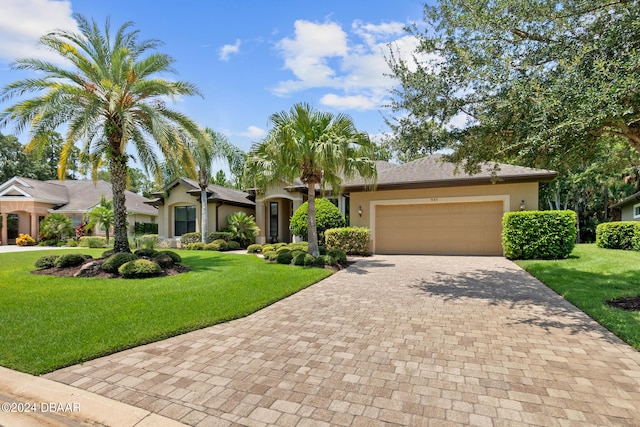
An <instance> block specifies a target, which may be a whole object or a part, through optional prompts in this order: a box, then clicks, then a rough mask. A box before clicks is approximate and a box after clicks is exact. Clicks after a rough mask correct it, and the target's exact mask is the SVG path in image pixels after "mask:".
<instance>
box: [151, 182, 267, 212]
mask: <svg viewBox="0 0 640 427" xmlns="http://www.w3.org/2000/svg"><path fill="white" fill-rule="evenodd" d="M180 183H182V185H184V186H185V187H186V188H187V193H189V194H192V195H194V196H199V195H200V186H199V185H198V181H195V180H193V179H189V178H178V179H176V180H175V181H173V182H172V183H171V184H169V185H168V186H167V188H169V189H171V188H173V187H175V186H176V185H178V184H180ZM153 194H154V195H155V196H159V197H160V198H161V197H162V195H163V193H162V192H156V193H153ZM207 194H208V197H207V200H211V201H219V202H224V203H231V204H236V205H242V206H255V205H256V203H255V202H254V201H253V200H251V199H250V198H249V197H251V195H250V194H249V193H245V192H244V191H240V190H234V189H233V188H227V187H222V186H220V185H215V184H209V186H208V187H207Z"/></svg>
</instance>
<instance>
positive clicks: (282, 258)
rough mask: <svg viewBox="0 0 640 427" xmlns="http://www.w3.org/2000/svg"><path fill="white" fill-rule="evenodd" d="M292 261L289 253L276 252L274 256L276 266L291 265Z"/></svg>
mask: <svg viewBox="0 0 640 427" xmlns="http://www.w3.org/2000/svg"><path fill="white" fill-rule="evenodd" d="M292 259H293V255H291V251H282V252H278V253H277V256H276V261H277V262H278V264H291V260H292Z"/></svg>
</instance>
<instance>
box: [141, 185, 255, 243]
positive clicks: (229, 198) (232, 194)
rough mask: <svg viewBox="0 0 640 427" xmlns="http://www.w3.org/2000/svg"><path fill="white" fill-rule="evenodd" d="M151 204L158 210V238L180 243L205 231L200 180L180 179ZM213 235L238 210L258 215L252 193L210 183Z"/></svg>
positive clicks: (209, 200)
mask: <svg viewBox="0 0 640 427" xmlns="http://www.w3.org/2000/svg"><path fill="white" fill-rule="evenodd" d="M153 196H155V197H156V198H155V199H153V200H150V201H148V202H147V203H148V204H150V205H153V206H156V207H157V208H158V235H159V237H160V238H161V239H169V240H179V237H180V236H181V235H183V234H184V233H190V232H195V231H200V230H201V224H200V222H201V218H202V215H201V204H200V187H199V185H198V182H197V181H194V180H192V179H187V178H178V179H176V180H175V181H173V182H172V183H171V184H169V185H168V186H167V187H166V188H165V189H164V190H163V191H159V192H156V193H153ZM207 203H208V204H207V211H208V217H209V224H208V229H209V232H213V231H220V230H222V229H223V228H225V227H226V226H227V222H226V218H227V216H229V215H230V214H232V213H234V212H238V211H242V212H246V213H247V214H248V215H254V214H255V202H254V201H253V200H252V199H251V195H250V194H249V193H245V192H243V191H238V190H234V189H231V188H226V187H221V186H219V185H213V184H209V187H208V189H207Z"/></svg>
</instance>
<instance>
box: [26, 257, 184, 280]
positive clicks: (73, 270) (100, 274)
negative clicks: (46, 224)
mask: <svg viewBox="0 0 640 427" xmlns="http://www.w3.org/2000/svg"><path fill="white" fill-rule="evenodd" d="M105 259H106V258H97V259H89V260H87V261H85V262H84V263H83V264H82V265H78V266H75V267H65V268H59V267H51V268H44V269H42V270H33V271H32V272H31V274H44V275H47V276H59V277H74V276H76V275H77V273H78V272H79V271H80V270H81V269H82V267H83V266H84V265H86V264H89V263H95V264H96V266H95V268H92V269H90V270H86V273H85V274H84V275H83V276H82V277H97V278H99V279H122V278H123V277H122V276H120V275H118V274H115V273H107V272H106V271H104V270H102V268H100V266H101V265H102V263H103V262H104V260H105ZM187 271H191V269H190V268H189V267H187V266H186V265H182V264H174V265H173V266H171V267H169V268H165V269H163V270H162V273H160V275H158V276H155V277H163V276H175V275H176V274H181V273H186V272H187Z"/></svg>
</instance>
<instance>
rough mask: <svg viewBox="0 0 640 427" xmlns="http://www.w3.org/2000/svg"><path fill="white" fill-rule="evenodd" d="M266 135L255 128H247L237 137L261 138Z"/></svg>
mask: <svg viewBox="0 0 640 427" xmlns="http://www.w3.org/2000/svg"><path fill="white" fill-rule="evenodd" d="M266 133H267V131H265V130H264V129H261V128H259V127H257V126H249V127H248V128H247V131H246V132H241V133H239V134H238V135H239V136H244V137H247V138H260V137H261V136H264V135H265V134H266Z"/></svg>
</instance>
